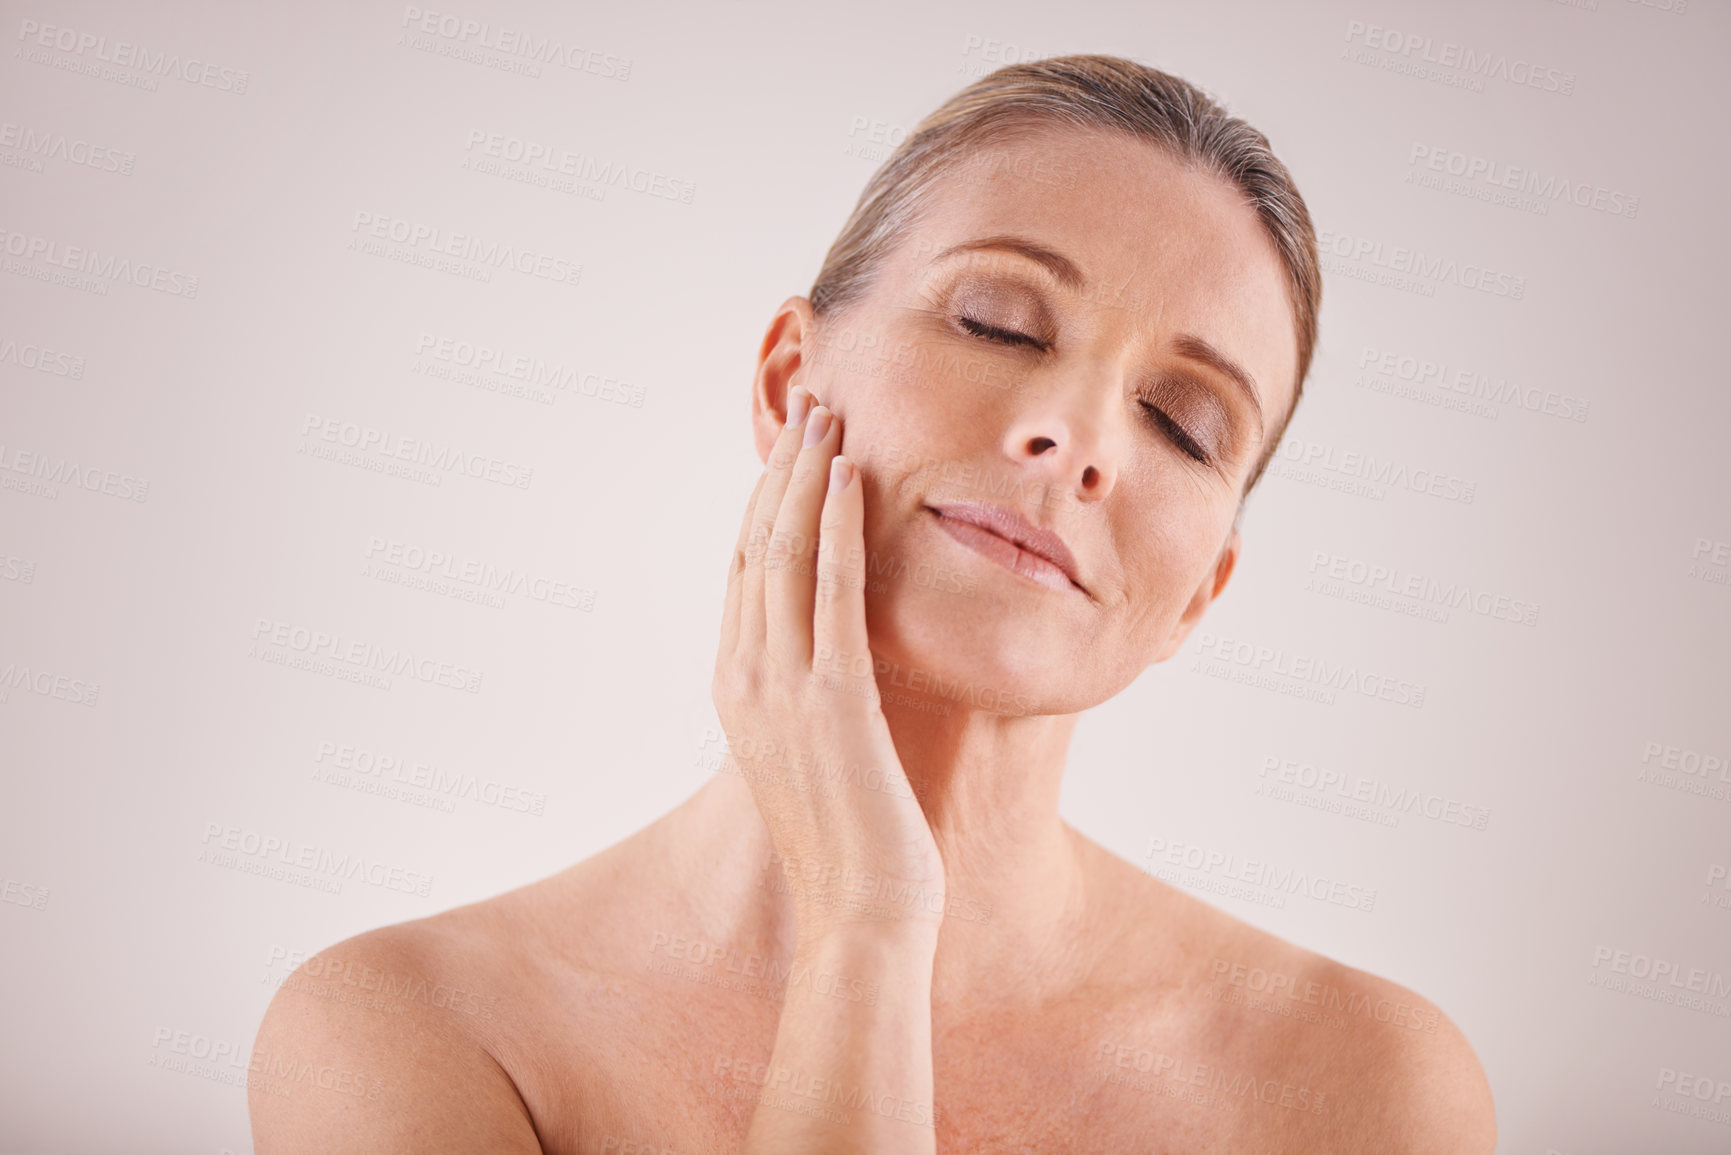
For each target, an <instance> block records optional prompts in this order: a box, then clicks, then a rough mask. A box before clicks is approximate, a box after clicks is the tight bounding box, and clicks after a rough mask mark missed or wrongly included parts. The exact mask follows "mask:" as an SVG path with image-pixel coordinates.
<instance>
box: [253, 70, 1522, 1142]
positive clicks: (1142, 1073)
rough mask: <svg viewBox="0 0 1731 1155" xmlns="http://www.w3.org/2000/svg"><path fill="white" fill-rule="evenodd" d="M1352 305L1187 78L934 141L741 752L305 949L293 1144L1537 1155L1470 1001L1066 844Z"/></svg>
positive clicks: (906, 198)
mask: <svg viewBox="0 0 1731 1155" xmlns="http://www.w3.org/2000/svg"><path fill="white" fill-rule="evenodd" d="M1320 291H1321V289H1320V277H1319V273H1318V267H1317V255H1316V245H1315V240H1314V237H1313V233H1312V229H1311V225H1310V221H1309V217H1308V214H1307V212H1306V210H1305V207H1304V202H1303V200H1302V199H1301V198H1300V197H1299V195H1298V193H1297V190H1296V189H1295V188H1294V187H1293V186H1292V182H1291V179H1290V177H1289V176H1288V174H1287V172H1286V170H1285V168H1284V167H1283V166H1282V165H1281V164H1280V163H1279V161H1277V160H1276V159H1275V158H1274V157H1273V155H1272V153H1271V152H1269V150H1268V147H1267V142H1266V141H1265V140H1264V139H1263V138H1262V137H1261V136H1260V135H1259V134H1258V133H1256V132H1255V130H1253V129H1251V128H1250V127H1248V126H1247V125H1244V124H1243V123H1242V122H1239V121H1236V120H1234V119H1231V118H1229V117H1227V116H1226V115H1225V114H1224V112H1223V111H1222V110H1220V109H1219V108H1218V107H1217V106H1215V105H1214V104H1212V103H1211V102H1210V101H1209V100H1208V99H1207V98H1206V97H1205V96H1203V95H1202V94H1201V93H1200V92H1198V91H1197V90H1196V89H1194V88H1192V87H1191V86H1189V85H1188V84H1186V83H1184V82H1183V81H1181V80H1178V79H1176V78H1174V77H1171V76H1168V75H1165V74H1163V73H1160V72H1156V71H1154V70H1152V69H1149V68H1146V67H1143V66H1141V65H1138V64H1135V63H1132V62H1130V61H1127V60H1122V59H1118V58H1115V57H1105V56H1073V57H1063V58H1057V59H1051V60H1044V61H1039V62H1035V63H1031V64H1021V65H1015V66H1011V67H1008V68H1004V69H1001V70H999V71H998V72H996V73H994V74H992V75H990V76H988V77H986V78H984V79H983V80H981V81H979V82H977V83H976V84H974V85H972V86H971V87H970V88H968V89H966V90H965V91H963V92H962V93H960V94H958V95H957V96H956V97H954V98H953V99H952V100H951V101H949V102H948V103H947V104H946V105H945V106H944V107H943V108H941V109H939V110H938V111H937V112H936V113H934V114H933V115H932V116H930V117H928V118H927V119H926V121H924V122H923V123H922V124H921V125H920V126H919V128H918V129H917V130H916V131H915V132H913V133H912V134H910V135H909V136H908V137H907V139H906V140H905V141H904V142H903V143H902V144H901V145H900V146H899V147H898V149H897V150H896V153H895V154H894V155H893V156H892V157H891V158H890V159H889V160H888V161H887V162H886V163H885V166H884V168H883V169H882V170H880V172H879V173H878V174H877V175H876V176H875V177H874V178H873V180H872V182H871V183H870V184H869V185H868V187H867V188H866V190H865V193H864V194H863V195H862V197H861V198H860V202H859V204H858V206H857V207H856V209H855V211H854V215H853V217H852V218H851V219H850V221H849V222H848V224H847V226H846V227H845V228H844V230H843V232H842V234H841V236H840V238H839V239H838V240H837V241H836V243H835V246H834V247H833V248H832V249H831V251H830V253H829V256H828V259H827V260H826V262H825V265H824V268H823V270H822V271H821V272H820V274H819V276H818V280H817V283H816V285H815V286H814V287H813V289H812V291H811V294H810V296H809V298H803V297H794V298H791V299H789V300H788V301H786V302H785V303H783V304H782V306H781V308H780V309H779V311H778V312H777V313H776V315H775V317H774V319H773V320H772V321H771V322H770V325H769V329H768V332H767V334H766V336H765V338H764V341H763V345H762V348H761V351H760V355H759V361H758V367H757V372H756V376H755V379H754V381H753V387H752V395H751V406H752V423H753V430H754V434H755V437H756V443H757V450H758V454H759V456H760V457H761V458H762V459H763V460H764V461H765V469H764V472H763V475H762V476H761V478H760V479H759V481H758V483H757V488H756V490H755V492H754V493H753V494H752V496H751V499H750V501H749V502H748V504H747V508H746V511H745V515H744V518H743V520H742V523H741V526H740V532H739V539H738V544H737V548H736V550H735V553H734V557H733V563H732V566H731V567H730V570H729V573H728V584H727V595H726V602H725V611H724V617H723V625H722V638H721V644H720V647H719V652H718V656H717V661H716V667H715V676H714V683H713V685H714V698H715V705H716V708H717V712H718V714H719V716H720V719H721V721H722V724H723V727H724V728H725V731H726V734H727V738H728V749H729V755H728V758H727V760H726V763H725V765H724V769H726V770H727V771H729V772H728V773H723V774H718V775H716V776H715V778H714V779H713V780H711V781H710V782H708V783H707V784H705V785H704V787H703V788H702V789H700V790H699V791H698V792H697V793H696V794H695V795H694V796H693V797H692V798H691V799H689V800H688V801H687V802H685V803H684V804H683V805H681V806H679V807H678V808H677V809H675V810H674V811H672V812H671V813H669V814H667V815H666V816H664V817H663V818H661V819H660V820H658V821H657V822H655V823H654V824H652V825H651V826H649V827H648V828H647V829H645V830H642V831H640V832H639V833H637V834H636V835H634V836H632V837H631V838H628V839H626V840H625V841H624V842H622V843H620V844H618V845H616V846H614V847H611V848H609V849H608V850H606V851H604V852H602V853H600V854H598V855H596V856H595V857H593V858H591V859H589V860H587V861H584V862H581V863H579V864H577V865H576V866H574V867H571V868H570V869H568V870H566V871H564V872H563V873H561V874H558V875H555V876H554V877H552V878H549V879H546V880H544V881H541V882H538V883H535V884H533V885H530V886H527V887H524V888H522V889H519V890H516V891H512V892H510V893H507V894H504V895H500V896H498V897H496V898H493V899H490V900H488V901H485V902H480V903H476V904H474V905H472V906H467V907H462V908H460V909H457V910H452V911H448V912H445V913H443V914H440V915H437V916H434V917H432V918H427V919H421V920H417V921H415V922H410V923H405V924H402V925H399V926H393V927H386V928H383V929H381V930H376V931H373V932H370V933H368V934H364V935H361V936H359V937H357V938H354V939H351V940H349V941H347V942H344V943H341V944H339V945H337V946H336V947H333V948H332V949H331V950H330V951H328V952H325V954H323V955H321V956H318V957H316V958H314V959H312V960H310V961H309V962H308V963H307V964H306V965H305V966H303V967H301V968H300V970H299V971H297V972H296V974H295V975H294V976H293V977H292V978H291V980H290V981H289V982H288V983H286V984H285V987H284V990H283V991H282V992H280V993H279V994H278V995H277V997H276V999H275V1000H274V1002H273V1003H272V1005H271V1008H270V1011H269V1012H268V1014H267V1015H266V1018H265V1021H264V1024H263V1026H262V1027H261V1028H260V1032H259V1036H258V1043H257V1049H256V1051H255V1054H254V1060H253V1066H252V1072H253V1074H252V1077H251V1080H250V1084H251V1085H250V1091H249V1094H250V1104H251V1110H252V1114H253V1121H254V1132H255V1137H256V1144H257V1150H258V1151H259V1152H260V1155H268V1153H272V1152H287V1151H311V1150H318V1151H321V1152H329V1151H342V1150H356V1151H361V1150H365V1151H402V1152H410V1151H414V1152H444V1151H449V1152H459V1151H461V1152H470V1151H491V1152H535V1151H547V1152H579V1151H583V1152H604V1151H612V1152H621V1153H630V1152H678V1153H681V1155H688V1153H696V1152H711V1151H746V1152H771V1151H774V1152H783V1151H788V1152H823V1151H842V1150H846V1151H870V1152H878V1151H898V1152H899V1151H910V1152H913V1151H927V1152H930V1151H936V1150H944V1151H1018V1152H1021V1151H1027V1152H1034V1151H1038V1152H1050V1151H1064V1150H1072V1149H1074V1150H1084V1149H1085V1150H1089V1151H1205V1150H1206V1151H1233V1152H1244V1151H1264V1150H1282V1151H1328V1152H1343V1151H1366V1152H1370V1151H1375V1152H1418V1151H1436V1152H1449V1153H1451V1155H1459V1153H1462V1152H1489V1151H1491V1150H1493V1148H1494V1146H1495V1134H1496V1132H1495V1121H1494V1115H1493V1112H1492V1105H1491V1099H1490V1093H1489V1089H1488V1087H1487V1085H1486V1082H1485V1078H1484V1075H1483V1072H1482V1071H1481V1069H1480V1067H1479V1064H1478V1061H1477V1059H1476V1058H1475V1057H1474V1055H1473V1052H1472V1049H1471V1047H1470V1046H1469V1045H1468V1044H1467V1042H1466V1040H1465V1039H1464V1038H1463V1037H1462V1036H1461V1034H1460V1032H1459V1031H1458V1030H1457V1029H1456V1028H1455V1027H1454V1025H1453V1024H1452V1023H1451V1022H1449V1020H1448V1019H1447V1018H1446V1017H1443V1016H1442V1015H1441V1014H1440V1013H1439V1012H1437V1010H1436V1008H1434V1007H1432V1006H1431V1005H1430V1004H1429V1003H1427V1002H1425V1001H1424V1000H1423V999H1422V998H1420V997H1419V996H1417V995H1414V994H1412V993H1411V992H1409V991H1406V990H1404V989H1402V988H1400V987H1398V986H1396V985H1395V984H1393V983H1389V982H1387V981H1385V980H1382V979H1379V978H1376V977H1374V976H1372V975H1369V974H1366V973H1364V972H1361V971H1357V970H1354V969H1352V968H1349V967H1346V966H1343V965H1341V964H1339V963H1335V962H1332V961H1330V960H1328V959H1326V958H1323V957H1320V956H1318V955H1315V954H1313V953H1311V952H1309V951H1306V950H1302V949H1300V948H1298V947H1296V946H1293V945H1292V944H1289V943H1286V942H1284V941H1282V940H1280V939H1277V938H1275V937H1273V936H1271V935H1268V934H1265V933H1263V932H1260V931H1258V930H1255V929H1254V928H1251V927H1249V926H1247V925H1245V924H1244V923H1242V922H1240V921H1239V920H1237V919H1235V918H1232V917H1231V916H1229V915H1226V914H1224V913H1222V912H1221V911H1218V910H1215V909H1213V908H1212V907H1210V906H1208V905H1206V904H1204V903H1202V902H1200V901H1198V900H1196V899H1194V898H1192V897H1190V896H1188V895H1187V894H1184V893H1182V892H1180V891H1178V890H1175V889H1173V888H1172V887H1169V886H1166V885H1164V884H1163V883H1161V882H1160V881H1158V880H1157V879H1154V878H1152V877H1150V876H1149V875H1148V874H1146V873H1144V872H1143V871H1140V870H1138V869H1136V868H1135V867H1133V866H1131V865H1130V864H1128V863H1126V862H1124V861H1123V860H1121V859H1118V858H1116V857H1114V856H1112V855H1111V854H1109V853H1108V852H1106V851H1105V850H1103V849H1102V848H1100V847H1099V846H1097V845H1096V844H1094V843H1092V842H1090V841H1089V840H1087V839H1086V838H1084V837H1083V836H1082V835H1080V834H1079V833H1077V832H1076V831H1075V830H1073V829H1071V828H1070V827H1069V826H1068V825H1066V824H1065V823H1064V822H1063V821H1062V820H1061V819H1060V818H1059V817H1058V785H1059V779H1060V777H1061V774H1062V771H1063V767H1064V759H1065V752H1066V747H1067V744H1068V741H1069V738H1070V734H1071V731H1072V729H1073V727H1074V725H1075V722H1076V718H1077V716H1078V714H1079V713H1080V711H1082V710H1084V709H1086V708H1088V707H1090V706H1093V705H1096V704H1098V703H1100V702H1102V701H1105V700H1106V699H1108V698H1110V697H1112V695H1114V694H1115V693H1117V692H1118V691H1119V690H1121V689H1123V688H1124V687H1125V686H1127V685H1129V684H1130V682H1131V681H1133V680H1134V679H1135V678H1136V676H1137V675H1138V674H1139V673H1140V672H1141V671H1142V670H1143V669H1145V668H1146V667H1147V666H1148V665H1149V664H1150V663H1152V662H1159V661H1163V660H1164V659H1166V658H1168V657H1170V656H1171V655H1172V654H1174V653H1175V652H1176V651H1177V650H1178V648H1179V646H1180V645H1182V643H1183V641H1184V639H1185V637H1186V635H1187V634H1188V633H1189V631H1190V630H1191V629H1192V628H1193V627H1194V626H1195V625H1196V623H1197V622H1198V621H1199V620H1200V619H1201V617H1202V615H1203V613H1204V612H1205V611H1206V610H1207V608H1208V606H1209V604H1210V602H1212V601H1213V599H1214V598H1216V597H1217V596H1219V594H1220V592H1221V590H1222V589H1223V588H1224V587H1225V585H1226V582H1227V580H1228V579H1229V578H1230V576H1231V574H1232V570H1233V566H1234V564H1235V562H1236V559H1237V557H1238V552H1239V548H1240V541H1239V535H1238V531H1237V518H1238V513H1239V511H1240V510H1241V509H1242V507H1243V503H1244V498H1245V497H1246V495H1247V494H1248V492H1249V491H1250V489H1251V487H1252V486H1253V485H1254V484H1255V481H1256V479H1257V478H1258V476H1259V475H1260V473H1261V471H1262V468H1263V466H1264V465H1265V464H1266V463H1267V461H1268V459H1269V456H1270V454H1271V453H1272V451H1273V450H1274V448H1275V446H1276V445H1277V443H1278V441H1279V439H1280V435H1281V431H1282V430H1283V429H1284V428H1285V426H1286V423H1287V421H1288V420H1289V419H1290V417H1291V414H1292V409H1293V407H1294V405H1295V404H1296V403H1297V400H1298V396H1299V392H1300V388H1301V384H1302V382H1303V379H1304V376H1305V373H1306V370H1307V369H1308V367H1309V363H1310V358H1311V351H1312V349H1313V347H1314V345H1315V340H1316V317H1317V304H1318V300H1319V296H1320ZM844 445H845V447H846V453H843V448H844ZM680 468H683V466H680ZM440 992H443V995H442V996H441V993H440ZM363 994H364V996H365V997H362V995H363Z"/></svg>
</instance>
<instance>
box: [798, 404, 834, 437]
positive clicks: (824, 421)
mask: <svg viewBox="0 0 1731 1155" xmlns="http://www.w3.org/2000/svg"><path fill="white" fill-rule="evenodd" d="M828 432H829V410H828V409H825V408H824V407H823V406H821V405H819V406H818V407H817V408H816V409H815V410H813V412H812V415H811V421H809V422H808V423H807V424H806V427H805V442H804V444H805V445H807V446H811V445H816V444H817V443H818V442H820V441H822V440H823V435H824V434H825V433H828Z"/></svg>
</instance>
